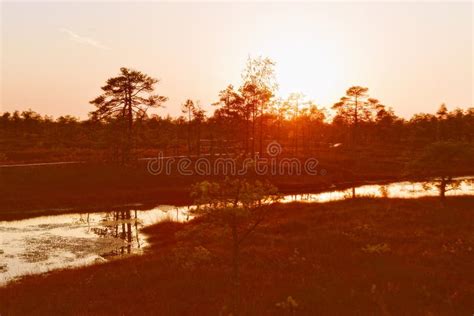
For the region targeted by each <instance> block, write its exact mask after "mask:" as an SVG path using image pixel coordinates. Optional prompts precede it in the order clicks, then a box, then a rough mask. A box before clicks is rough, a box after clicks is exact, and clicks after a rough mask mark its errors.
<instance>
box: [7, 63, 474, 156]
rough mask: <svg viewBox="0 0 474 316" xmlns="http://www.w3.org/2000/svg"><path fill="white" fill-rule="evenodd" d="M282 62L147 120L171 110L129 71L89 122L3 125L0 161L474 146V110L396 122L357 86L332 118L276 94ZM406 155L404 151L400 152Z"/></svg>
mask: <svg viewBox="0 0 474 316" xmlns="http://www.w3.org/2000/svg"><path fill="white" fill-rule="evenodd" d="M274 65H275V63H274V62H273V61H271V60H270V59H268V58H256V59H249V60H248V62H247V65H246V68H245V69H244V71H243V74H242V78H243V82H242V84H241V86H240V87H238V88H234V86H232V85H229V86H227V87H226V88H225V89H223V90H222V91H221V92H220V93H219V95H218V96H216V102H215V103H214V104H213V107H214V108H215V110H214V112H213V113H212V114H210V113H205V112H204V111H203V110H202V108H201V107H200V105H199V102H195V101H192V100H190V99H189V100H187V101H185V102H184V103H183V105H182V113H183V115H182V116H180V117H177V118H172V117H169V116H168V117H160V116H158V115H154V114H153V115H149V114H148V113H147V110H148V109H149V108H153V107H155V108H156V107H159V106H161V105H162V104H163V103H165V102H166V101H167V98H166V97H165V96H159V95H156V94H152V93H153V91H154V89H155V87H154V86H155V85H156V84H157V83H158V80H156V79H154V78H151V77H149V76H147V75H145V74H143V73H141V72H139V71H136V70H131V69H127V68H121V69H120V71H121V73H120V75H119V76H117V77H113V78H110V79H108V80H107V82H106V85H105V86H103V87H102V90H103V91H104V93H103V94H102V95H100V96H98V97H97V98H96V99H94V100H92V101H90V103H91V104H92V105H94V106H95V107H96V110H95V111H92V112H90V115H89V119H87V120H79V119H77V118H75V117H72V116H69V115H67V116H61V117H59V118H57V119H53V118H52V117H49V116H42V115H40V114H39V113H36V112H34V111H32V110H29V111H23V112H19V111H15V112H13V113H9V112H5V113H3V114H2V115H1V116H0V147H1V151H0V161H1V162H22V161H67V160H92V161H114V160H120V157H121V156H124V155H125V154H124V152H126V155H127V156H133V158H143V157H156V155H157V154H158V152H161V153H163V154H164V155H169V156H171V155H193V156H200V155H203V154H204V155H213V154H226V155H230V156H233V155H235V156H250V157H253V156H254V155H255V154H259V155H260V156H263V155H264V154H265V149H266V146H267V145H268V144H269V143H270V142H275V141H276V142H278V143H279V144H280V145H281V147H282V150H283V154H287V155H291V156H293V157H301V156H308V155H312V156H317V155H318V153H321V152H322V151H327V150H332V149H333V150H353V149H354V148H359V149H360V148H369V147H370V148H372V149H377V148H381V149H382V148H387V147H392V148H400V147H403V148H404V149H405V151H407V150H413V149H419V148H423V147H425V146H426V145H429V144H431V143H435V142H457V143H472V142H473V140H474V108H468V109H466V110H462V109H460V108H456V109H454V110H451V111H449V110H448V109H447V107H446V106H445V105H444V104H442V105H441V106H440V107H439V110H438V111H437V112H436V113H434V114H426V113H421V114H416V115H414V116H413V117H412V118H410V119H408V120H407V119H404V118H400V117H398V116H397V115H396V114H395V113H394V111H393V109H392V108H390V107H387V106H385V105H384V104H383V102H382V101H379V100H378V99H375V98H374V97H372V96H370V95H369V89H368V88H366V87H360V86H353V87H349V88H348V89H347V91H346V93H345V95H343V96H342V97H341V98H340V100H339V101H338V102H336V103H335V104H334V105H333V106H332V108H331V109H330V110H328V109H326V108H322V107H320V106H318V105H317V104H316V103H315V102H314V101H311V100H308V99H307V98H305V96H304V95H302V94H300V93H293V94H290V95H289V96H288V97H287V98H286V99H282V98H278V97H277V95H276V91H277V84H276V80H275V76H274ZM396 152H397V154H399V153H400V152H399V150H396Z"/></svg>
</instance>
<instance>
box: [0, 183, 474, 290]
mask: <svg viewBox="0 0 474 316" xmlns="http://www.w3.org/2000/svg"><path fill="white" fill-rule="evenodd" d="M459 180H462V181H460V185H459V187H458V188H456V189H455V190H452V191H448V192H447V195H474V183H473V180H474V178H464V179H459ZM355 191H356V194H357V196H370V197H389V198H417V197H423V196H436V195H437V193H438V192H437V190H436V188H435V187H433V186H432V187H426V183H420V182H414V183H413V182H397V183H390V184H384V185H380V184H374V185H363V186H359V187H356V188H355ZM351 195H352V189H347V190H342V191H341V190H334V191H329V192H323V193H315V194H294V195H286V196H283V197H282V199H281V202H283V203H288V202H296V201H299V202H329V201H337V200H342V199H345V198H348V197H350V196H351ZM188 210H189V207H175V206H170V205H160V206H156V207H155V208H153V209H150V210H133V209H132V210H127V211H113V210H111V211H108V212H96V213H88V214H87V213H82V214H81V213H76V214H63V215H52V216H41V217H35V218H30V219H24V220H18V221H3V222H0V286H2V285H5V284H6V283H8V282H9V281H12V280H14V279H15V278H18V277H21V276H24V275H28V274H40V273H45V272H48V271H51V270H55V269H61V268H70V267H77V266H82V265H88V264H93V263H99V262H105V261H107V260H111V259H114V258H124V257H127V256H131V255H137V254H141V253H142V252H143V250H144V249H145V248H146V247H147V245H148V243H147V236H146V235H145V234H143V233H142V229H143V227H146V226H150V225H153V224H156V223H158V222H160V221H163V220H177V221H186V220H189V218H190V217H189V215H188Z"/></svg>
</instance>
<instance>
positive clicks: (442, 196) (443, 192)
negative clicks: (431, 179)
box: [439, 177, 448, 202]
mask: <svg viewBox="0 0 474 316" xmlns="http://www.w3.org/2000/svg"><path fill="white" fill-rule="evenodd" d="M447 184H448V183H447V181H446V178H444V177H442V178H441V181H440V183H439V197H440V199H441V201H443V202H444V200H445V199H446V186H447Z"/></svg>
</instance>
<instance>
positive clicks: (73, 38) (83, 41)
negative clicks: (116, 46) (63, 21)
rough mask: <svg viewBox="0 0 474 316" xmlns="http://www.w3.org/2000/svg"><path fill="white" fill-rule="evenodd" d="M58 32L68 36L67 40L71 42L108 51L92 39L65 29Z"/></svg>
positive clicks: (107, 48)
mask: <svg viewBox="0 0 474 316" xmlns="http://www.w3.org/2000/svg"><path fill="white" fill-rule="evenodd" d="M60 31H61V32H63V33H66V34H67V35H68V36H69V39H70V40H71V41H75V42H78V43H81V44H85V45H89V46H93V47H96V48H100V49H106V50H109V49H110V47H107V46H105V45H103V44H101V43H100V42H98V41H96V40H95V39H93V38H90V37H85V36H81V35H78V34H76V33H74V32H73V31H71V30H68V29H66V28H61V29H60Z"/></svg>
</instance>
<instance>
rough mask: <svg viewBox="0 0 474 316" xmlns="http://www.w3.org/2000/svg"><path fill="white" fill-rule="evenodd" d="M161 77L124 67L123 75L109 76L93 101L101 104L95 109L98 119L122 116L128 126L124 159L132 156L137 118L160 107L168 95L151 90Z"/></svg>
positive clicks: (95, 115) (95, 116)
mask: <svg viewBox="0 0 474 316" xmlns="http://www.w3.org/2000/svg"><path fill="white" fill-rule="evenodd" d="M157 83H158V79H154V78H152V77H150V76H148V75H146V74H144V73H141V72H140V71H136V70H132V69H128V68H120V75H119V76H117V77H113V78H110V79H108V80H107V83H106V85H105V86H103V87H102V88H101V89H102V90H103V91H104V93H103V94H102V95H100V96H99V97H97V98H95V99H94V100H92V101H90V103H91V104H93V105H95V106H96V107H97V110H95V111H93V112H91V116H92V117H93V118H96V119H103V118H110V117H113V118H119V119H120V120H121V121H123V123H124V124H125V126H126V129H125V130H126V135H127V136H126V137H127V141H126V142H125V144H126V145H125V148H124V156H123V159H124V160H128V159H129V158H130V157H129V154H130V150H131V148H132V128H133V122H134V119H135V118H137V117H144V116H146V114H147V110H148V108H150V107H155V108H156V107H159V106H160V105H161V104H162V103H163V102H165V101H166V100H167V99H168V98H167V97H164V96H160V95H157V94H151V93H152V92H153V90H154V85H155V84H157Z"/></svg>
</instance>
